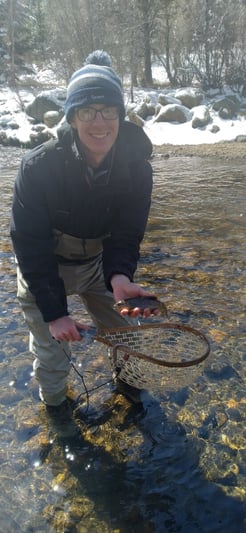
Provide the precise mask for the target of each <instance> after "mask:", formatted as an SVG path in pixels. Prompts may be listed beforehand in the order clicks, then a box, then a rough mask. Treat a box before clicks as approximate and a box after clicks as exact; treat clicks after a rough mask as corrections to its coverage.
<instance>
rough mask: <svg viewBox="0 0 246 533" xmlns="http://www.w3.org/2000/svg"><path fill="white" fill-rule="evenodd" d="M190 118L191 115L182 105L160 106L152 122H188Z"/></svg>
mask: <svg viewBox="0 0 246 533" xmlns="http://www.w3.org/2000/svg"><path fill="white" fill-rule="evenodd" d="M191 118H192V113H191V112H190V111H189V110H188V109H187V108H186V107H185V106H183V105H179V104H169V105H166V106H162V107H161V109H160V110H159V113H158V115H157V116H156V117H155V119H154V122H178V123H179V124H182V123H183V122H188V121H189V120H191Z"/></svg>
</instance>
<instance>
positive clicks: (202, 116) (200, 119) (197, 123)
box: [191, 105, 211, 128]
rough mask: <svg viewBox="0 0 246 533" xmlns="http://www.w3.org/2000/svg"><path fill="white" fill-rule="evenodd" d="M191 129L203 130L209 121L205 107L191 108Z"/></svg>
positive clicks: (209, 117)
mask: <svg viewBox="0 0 246 533" xmlns="http://www.w3.org/2000/svg"><path fill="white" fill-rule="evenodd" d="M192 111H193V118H192V122H191V125H192V128H204V127H205V126H207V124H209V122H210V121H211V116H210V113H209V109H208V107H207V106H206V105H199V106H196V107H193V109H192Z"/></svg>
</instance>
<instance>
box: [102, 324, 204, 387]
mask: <svg viewBox="0 0 246 533" xmlns="http://www.w3.org/2000/svg"><path fill="white" fill-rule="evenodd" d="M97 340H99V341H100V342H101V343H103V345H105V350H106V353H107V355H108V357H109V361H110V364H111V368H112V369H113V371H114V372H115V374H116V375H117V376H118V377H119V378H120V379H121V380H122V381H124V382H126V383H127V384H128V385H132V386H134V387H136V388H138V389H143V388H148V389H151V390H153V391H160V390H163V389H177V388H180V387H184V386H187V385H189V384H190V383H192V382H193V381H194V380H195V379H196V378H197V377H198V376H199V374H201V372H202V371H203V369H204V366H205V362H206V358H207V356H208V354H209V351H210V347H209V342H208V340H207V339H206V337H205V336H204V335H203V334H202V333H200V332H198V331H197V330H195V329H193V328H190V327H187V326H183V325H179V324H170V323H158V324H146V325H141V326H129V327H124V328H117V329H109V330H103V331H100V333H99V334H98V335H97Z"/></svg>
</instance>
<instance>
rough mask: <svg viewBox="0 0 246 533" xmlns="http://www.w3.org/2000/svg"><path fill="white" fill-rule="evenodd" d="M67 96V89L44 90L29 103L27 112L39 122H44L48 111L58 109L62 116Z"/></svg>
mask: <svg viewBox="0 0 246 533" xmlns="http://www.w3.org/2000/svg"><path fill="white" fill-rule="evenodd" d="M65 98H66V92H65V91H58V90H53V91H43V92H42V93H40V94H39V95H38V96H36V98H34V100H33V101H32V102H31V103H30V104H28V105H27V107H26V109H25V112H26V114H27V115H29V116H30V117H32V118H34V119H35V120H36V121H37V122H44V114H45V113H47V111H58V112H59V113H60V114H61V116H62V115H63V114H64V111H63V108H64V103H65Z"/></svg>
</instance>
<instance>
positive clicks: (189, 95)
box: [175, 87, 203, 109]
mask: <svg viewBox="0 0 246 533" xmlns="http://www.w3.org/2000/svg"><path fill="white" fill-rule="evenodd" d="M175 98H178V100H180V101H181V103H182V104H183V105H184V106H185V107H188V108H189V109H192V107H195V106H198V105H200V104H201V102H202V100H203V94H202V93H201V92H197V91H196V90H195V89H192V88H191V87H187V88H186V89H179V90H178V91H176V93H175Z"/></svg>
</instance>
